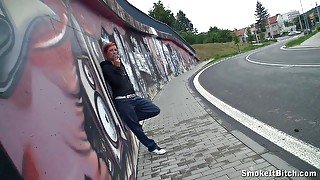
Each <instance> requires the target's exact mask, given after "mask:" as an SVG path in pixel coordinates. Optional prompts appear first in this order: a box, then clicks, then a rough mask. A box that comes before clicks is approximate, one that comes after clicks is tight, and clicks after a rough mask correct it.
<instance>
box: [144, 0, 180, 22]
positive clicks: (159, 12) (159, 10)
mask: <svg viewBox="0 0 320 180" xmlns="http://www.w3.org/2000/svg"><path fill="white" fill-rule="evenodd" d="M149 16H151V17H153V18H155V19H157V20H159V21H161V22H163V23H166V24H167V25H168V26H170V27H172V28H174V24H175V21H176V19H175V17H174V15H173V13H172V12H171V10H169V9H166V8H165V7H164V6H163V4H162V2H161V1H160V0H159V1H158V2H157V3H153V8H152V9H151V10H150V11H149Z"/></svg>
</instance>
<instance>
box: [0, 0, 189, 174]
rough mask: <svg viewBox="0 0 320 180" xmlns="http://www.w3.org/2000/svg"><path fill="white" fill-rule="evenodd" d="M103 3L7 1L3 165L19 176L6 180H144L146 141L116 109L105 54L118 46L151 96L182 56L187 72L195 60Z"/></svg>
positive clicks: (0, 16)
mask: <svg viewBox="0 0 320 180" xmlns="http://www.w3.org/2000/svg"><path fill="white" fill-rule="evenodd" d="M101 2H102V1H97V0H92V1H90V2H89V1H81V2H79V1H64V0H42V1H37V0H29V1H25V0H14V1H13V0H2V1H0V34H1V36H0V159H1V160H4V161H5V162H4V163H3V164H5V165H6V172H12V173H9V174H5V175H6V176H5V177H3V176H2V175H3V174H2V173H0V179H16V178H17V177H18V178H23V179H32V180H33V179H65V178H66V177H67V178H68V179H135V178H136V175H135V172H136V167H135V161H136V159H137V153H138V142H137V140H136V138H135V137H134V136H133V134H132V133H131V131H129V130H128V129H127V127H126V125H125V124H124V123H123V122H122V120H121V119H120V118H119V115H118V113H117V111H116V110H115V108H114V104H113V101H112V97H111V92H110V90H109V89H108V86H107V82H105V81H104V79H103V76H102V72H101V68H100V62H101V61H103V60H104V57H103V55H102V52H101V47H102V46H101V45H103V43H105V42H109V41H115V42H116V44H117V46H118V50H119V54H120V57H121V59H122V62H123V64H124V66H125V69H126V71H127V73H128V75H129V77H130V80H131V82H132V84H133V85H134V89H135V91H136V92H137V94H139V95H141V96H143V97H154V95H155V94H156V93H157V92H158V91H159V89H160V88H159V87H160V85H162V84H164V82H167V81H168V80H169V79H170V77H169V76H170V75H171V74H172V72H174V73H177V72H178V71H177V69H180V68H177V67H178V66H177V64H178V63H177V62H175V60H174V59H175V58H176V56H179V61H180V66H183V67H182V68H185V69H187V68H189V67H190V66H191V65H192V61H190V57H189V56H188V54H187V53H186V52H185V51H184V50H182V49H179V48H176V49H177V50H176V53H173V52H171V50H170V48H165V47H164V44H163V42H162V41H161V40H158V39H156V38H155V37H152V36H151V35H150V36H144V37H142V35H141V34H139V32H136V31H135V32H131V31H132V28H131V27H130V26H129V25H127V26H126V25H125V24H124V22H123V21H122V20H121V19H120V18H119V17H117V16H115V15H114V16H113V18H110V17H109V16H108V15H112V14H114V12H112V11H111V10H110V9H108V8H105V9H104V10H103V8H101V7H100V6H101V4H100V3H101ZM104 2H105V3H110V4H112V5H117V4H116V1H104ZM97 5H99V7H88V6H97ZM98 8H99V10H100V11H99V13H100V14H99V13H98V11H97V12H96V11H93V9H98ZM21 12H23V13H21ZM109 18H110V19H112V21H110V20H109ZM117 18H118V19H117ZM119 24H120V25H119ZM144 35H145V34H144ZM174 54H177V55H174ZM182 61H183V63H182ZM1 163H2V162H1ZM0 168H1V166H0Z"/></svg>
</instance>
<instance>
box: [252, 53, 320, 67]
mask: <svg viewBox="0 0 320 180" xmlns="http://www.w3.org/2000/svg"><path fill="white" fill-rule="evenodd" d="M254 53H256V52H253V53H251V54H249V55H248V56H246V60H247V61H248V62H250V63H253V64H259V65H265V66H276V67H320V64H281V63H265V62H259V61H258V60H253V59H250V58H249V57H250V56H251V55H252V54H254Z"/></svg>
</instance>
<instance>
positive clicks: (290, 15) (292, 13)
mask: <svg viewBox="0 0 320 180" xmlns="http://www.w3.org/2000/svg"><path fill="white" fill-rule="evenodd" d="M299 15H300V13H299V11H297V10H291V11H290V12H287V13H284V14H282V18H283V20H284V21H287V22H293V20H294V18H296V17H298V16H299Z"/></svg>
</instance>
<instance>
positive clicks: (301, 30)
mask: <svg viewBox="0 0 320 180" xmlns="http://www.w3.org/2000/svg"><path fill="white" fill-rule="evenodd" d="M299 23H300V31H302V29H303V27H302V22H301V17H300V13H299Z"/></svg>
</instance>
